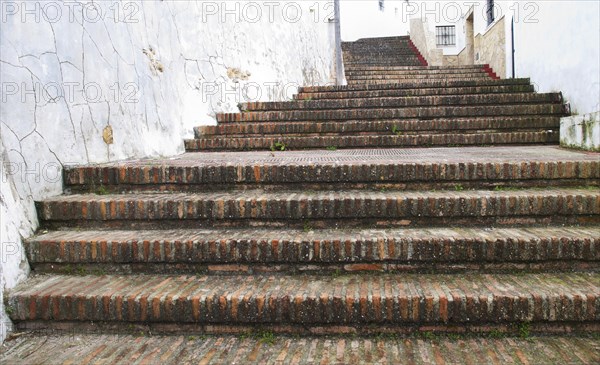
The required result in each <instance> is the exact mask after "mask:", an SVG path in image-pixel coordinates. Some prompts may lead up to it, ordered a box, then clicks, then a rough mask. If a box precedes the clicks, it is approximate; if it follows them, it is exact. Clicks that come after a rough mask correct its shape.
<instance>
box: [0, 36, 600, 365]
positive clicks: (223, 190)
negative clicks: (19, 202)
mask: <svg viewBox="0 0 600 365" xmlns="http://www.w3.org/2000/svg"><path fill="white" fill-rule="evenodd" d="M410 44H411V42H410V40H409V39H408V38H406V37H399V38H383V39H372V40H361V41H358V42H354V43H346V44H344V45H343V46H344V51H345V64H346V72H347V78H348V81H349V85H348V86H328V87H305V88H301V89H300V91H299V94H298V95H297V96H296V97H295V100H294V101H288V102H273V103H247V104H244V105H242V110H243V112H242V113H238V114H221V115H219V116H218V117H217V119H218V121H219V123H218V125H217V126H202V127H198V128H196V138H195V139H193V140H187V141H185V143H186V148H187V149H188V152H187V153H186V154H184V155H181V156H178V157H174V158H169V159H161V160H140V161H126V162H118V163H109V164H103V165H97V166H83V167H70V168H66V169H65V171H64V181H65V194H64V195H62V196H57V197H53V198H49V199H47V200H44V201H41V202H38V203H37V204H38V212H39V216H40V219H41V222H42V225H43V228H42V230H41V231H40V232H39V235H37V236H35V237H33V238H31V239H30V240H28V241H27V245H26V250H27V255H28V258H29V262H30V264H31V266H32V269H33V273H34V275H32V277H31V278H30V279H28V280H27V281H26V282H25V283H23V284H21V285H20V286H18V287H17V288H15V289H13V290H12V291H11V292H10V293H9V294H8V301H7V305H8V308H9V313H10V316H11V318H12V320H13V321H14V322H15V324H16V327H17V329H18V330H20V331H27V330H38V331H39V330H40V329H43V330H44V331H57V333H58V334H59V337H57V338H58V339H56V338H54V337H52V338H51V339H50V340H48V338H47V337H44V336H43V335H47V332H45V333H42V334H38V335H35V334H33V335H31V336H29V337H23V338H20V339H19V340H15V341H16V345H14V346H12V347H10V349H9V350H3V354H2V355H0V358H1V359H3V360H5V361H8V362H10V361H17V360H19V361H34V359H35V358H36V356H38V358H42V359H43V356H41V355H40V354H39V353H35V352H32V351H31V350H30V349H31V348H32V347H34V348H38V349H42V350H38V351H47V352H50V351H52V352H53V353H58V355H57V357H56V359H57V360H56V361H57V362H59V360H60V362H63V361H69V360H71V361H73V360H75V361H78V362H79V360H82V359H83V360H85V361H90V362H105V363H114V362H133V361H132V360H135V361H138V360H139V361H141V362H145V361H147V362H158V360H159V359H160V362H161V363H169V362H173V363H178V361H183V360H184V359H185V361H186V362H187V361H190V362H191V361H194V362H200V363H216V364H221V363H233V362H237V363H260V364H263V363H293V362H296V363H305V364H313V363H340V364H341V363H354V362H357V363H358V362H359V361H365V362H366V363H373V364H375V363H377V364H379V363H391V364H395V363H401V362H404V361H407V360H406V359H412V360H413V361H414V362H416V363H432V362H436V363H444V362H447V363H469V362H470V363H481V362H482V361H483V362H486V363H487V362H489V363H502V362H513V361H514V362H515V363H539V364H541V363H544V364H553V363H555V364H559V363H584V364H585V363H597V362H599V361H600V355H599V353H600V352H599V351H598V341H597V337H591V338H590V337H589V336H588V335H592V334H595V336H597V334H598V333H600V322H599V320H600V275H598V269H599V268H600V265H599V261H600V158H599V157H600V155H598V154H593V153H587V154H586V153H581V152H574V151H567V150H563V149H560V148H558V146H556V145H553V144H555V143H556V141H558V133H557V129H558V123H559V118H560V116H561V115H564V114H565V113H567V112H568V110H566V108H565V106H564V105H563V101H562V98H561V95H560V94H538V93H535V92H534V90H533V88H532V86H531V84H530V83H529V81H528V80H526V79H517V80H495V79H494V77H493V76H492V75H490V72H489V69H486V68H483V67H480V66H477V67H475V66H474V67H461V68H458V67H455V68H435V67H426V66H421V65H422V63H423V60H422V57H420V56H419V55H418V54H417V53H416V52H415V51H414V47H412V46H410ZM507 144H510V145H519V146H506V145H507ZM448 145H452V147H448ZM458 145H460V146H458ZM481 145H486V146H481ZM425 146H428V147H431V148H422V147H425ZM435 146H443V148H442V147H435ZM327 147H329V148H328V149H327ZM333 147H336V149H334V148H333ZM381 147H389V148H387V149H384V148H381ZM407 147H415V148H407ZM346 148H347V150H346ZM270 149H272V150H273V151H269V150H270ZM304 149H306V150H304ZM246 150H247V151H246ZM210 151H229V152H212V153H211V152H210ZM236 151H237V152H236ZM248 151H252V152H248ZM64 331H69V332H68V334H69V335H70V334H71V333H72V332H71V331H74V332H76V333H78V334H80V335H81V336H84V339H85V341H84V342H81V343H79V344H78V345H75V346H73V347H69V348H68V349H66V350H65V348H64V343H63V342H62V340H63V339H64V341H69V340H68V339H69V336H68V335H64ZM91 332H92V333H93V332H97V333H98V335H90V333H91ZM140 332H141V333H142V334H143V336H138V337H136V335H139V334H140ZM111 333H113V334H119V335H120V336H122V337H118V338H115V337H114V336H112V337H111V336H110V334H111ZM61 334H63V335H62V336H63V337H61V336H60V335H61ZM530 334H531V335H536V336H535V337H533V339H528V340H525V339H523V337H528V336H529V335H530ZM567 334H576V336H574V337H570V336H567ZM206 335H208V336H209V337H208V338H205V337H197V336H206ZM241 335H243V336H242V337H240V336H241ZM289 335H300V336H302V337H299V338H295V337H286V336H289ZM324 335H327V336H324ZM440 335H441V336H442V337H438V336H440ZM537 335H544V337H537ZM279 336H282V337H279ZM323 336H324V337H323ZM354 336H357V337H354ZM396 336H402V337H401V340H400V339H399V338H397V337H396ZM506 336H508V337H506ZM40 338H42V339H43V338H46V340H45V341H43V340H41V339H40ZM199 338H200V339H199ZM272 342H274V343H272ZM271 343H272V344H271ZM61 346H62V347H61ZM192 354H194V355H193V356H192ZM500 359H502V360H500ZM46 360H47V359H46ZM142 360H143V361H142ZM85 361H84V362H85Z"/></svg>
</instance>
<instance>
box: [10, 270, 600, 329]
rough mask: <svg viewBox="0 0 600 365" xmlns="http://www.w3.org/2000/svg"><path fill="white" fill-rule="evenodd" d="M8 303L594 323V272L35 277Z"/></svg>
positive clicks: (49, 315) (90, 311) (351, 322)
mask: <svg viewBox="0 0 600 365" xmlns="http://www.w3.org/2000/svg"><path fill="white" fill-rule="evenodd" d="M8 305H9V307H10V308H11V311H10V318H11V319H12V320H13V321H15V322H21V321H35V320H52V321H73V322H77V321H94V322H95V321H102V322H120V323H123V322H125V323H127V322H129V323H174V324H183V323H196V324H222V325H240V324H241V325H247V324H265V325H292V326H294V325H299V326H303V327H305V328H310V327H313V328H315V327H321V326H338V325H344V326H350V327H354V328H360V327H362V326H365V325H366V326H368V325H384V326H385V325H387V326H396V327H403V326H406V325H426V324H431V325H440V326H443V325H449V326H465V325H466V326H468V325H471V324H475V325H486V324H491V325H494V324H495V325H510V324H515V323H517V324H518V323H522V322H533V323H540V322H544V323H551V324H564V325H565V326H568V325H569V323H592V324H596V325H597V324H598V321H599V320H600V274H593V273H564V274H526V275H510V274H459V275H448V274H446V275H443V274H437V275H427V274H403V275H398V274H378V275H373V274H363V275H348V276H346V275H342V276H337V277H331V276H329V277H324V276H312V275H303V276H279V275H272V276H263V275H244V276H203V275H185V276H168V275H126V276H121V275H102V276H59V275H56V276H50V277H49V276H46V275H42V276H39V277H32V278H30V279H29V280H27V281H26V282H24V283H22V284H20V285H18V286H17V287H15V288H14V289H12V290H11V292H10V293H9V296H8ZM184 331H185V329H184Z"/></svg>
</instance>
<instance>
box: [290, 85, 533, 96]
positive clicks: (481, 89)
mask: <svg viewBox="0 0 600 365" xmlns="http://www.w3.org/2000/svg"><path fill="white" fill-rule="evenodd" d="M534 91H535V88H534V86H533V85H505V86H462V87H445V88H415V89H387V90H385V89H384V90H372V91H366V90H360V91H330V92H313V93H299V94H296V95H294V100H323V99H355V98H363V99H367V98H385V97H411V96H415V97H416V96H433V95H467V94H473V95H475V94H504V93H532V92H534Z"/></svg>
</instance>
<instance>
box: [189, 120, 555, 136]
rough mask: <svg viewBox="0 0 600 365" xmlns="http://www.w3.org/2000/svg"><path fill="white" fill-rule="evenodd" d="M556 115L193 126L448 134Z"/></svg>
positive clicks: (208, 130) (203, 129)
mask: <svg viewBox="0 0 600 365" xmlns="http://www.w3.org/2000/svg"><path fill="white" fill-rule="evenodd" d="M559 124H560V118H558V117H529V118H520V117H510V118H491V117H490V118H472V119H460V118H457V119H431V120H419V119H412V120H406V119H405V120H384V121H369V120H366V121H358V120H357V121H346V122H293V123H278V122H258V123H250V122H245V123H226V124H219V125H216V126H199V127H195V128H194V133H195V138H204V137H207V136H214V135H224V136H232V137H235V136H239V137H244V136H245V137H250V136H252V135H256V136H257V137H259V136H265V135H270V134H276V135H287V136H293V135H296V136H301V135H321V136H325V135H354V136H356V135H367V134H379V135H381V134H405V133H406V134H414V133H416V132H427V134H439V133H447V132H448V131H457V130H463V131H477V132H480V131H493V130H496V131H497V130H503V129H511V130H514V131H516V130H521V131H522V130H523V129H529V130H532V131H534V130H540V129H546V130H547V129H558V127H559Z"/></svg>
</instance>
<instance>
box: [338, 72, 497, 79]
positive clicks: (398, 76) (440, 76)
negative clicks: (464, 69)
mask: <svg viewBox="0 0 600 365" xmlns="http://www.w3.org/2000/svg"><path fill="white" fill-rule="evenodd" d="M489 77H490V75H489V74H488V73H487V72H484V71H473V72H468V73H457V74H440V73H419V74H403V73H397V74H388V73H369V74H363V75H346V79H347V80H348V81H350V80H353V81H358V80H437V79H440V80H453V79H459V80H460V79H467V80H469V79H479V78H489Z"/></svg>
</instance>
